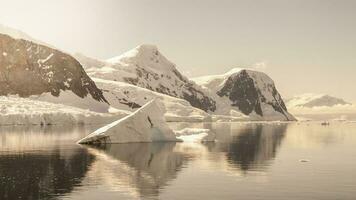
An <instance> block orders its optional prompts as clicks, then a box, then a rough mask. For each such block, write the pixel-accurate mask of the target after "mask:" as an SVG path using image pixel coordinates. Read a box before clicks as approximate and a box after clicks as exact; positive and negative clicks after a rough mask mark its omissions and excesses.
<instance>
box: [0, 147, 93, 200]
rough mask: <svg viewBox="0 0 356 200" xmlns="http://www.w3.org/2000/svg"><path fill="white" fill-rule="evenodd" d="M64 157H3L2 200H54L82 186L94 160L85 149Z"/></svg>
mask: <svg viewBox="0 0 356 200" xmlns="http://www.w3.org/2000/svg"><path fill="white" fill-rule="evenodd" d="M71 155H72V156H70V157H62V156H61V153H60V151H59V150H53V151H51V152H46V153H45V154H41V153H35V154H31V153H29V154H26V153H24V154H14V155H1V156H0V199H21V198H22V199H51V198H54V197H56V196H59V195H62V194H65V193H69V192H71V191H72V189H73V187H75V186H77V185H79V184H80V182H81V180H82V179H83V177H84V176H85V173H86V171H87V169H88V165H90V163H92V161H93V159H94V157H93V156H92V155H89V154H87V151H86V150H85V149H77V150H75V151H74V152H71Z"/></svg>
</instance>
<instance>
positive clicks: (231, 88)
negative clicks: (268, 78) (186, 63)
mask: <svg viewBox="0 0 356 200" xmlns="http://www.w3.org/2000/svg"><path fill="white" fill-rule="evenodd" d="M262 89H263V90H266V91H268V92H269V93H271V95H272V97H273V99H267V98H266V96H265V95H264V94H263V92H262V91H261V90H262ZM217 94H218V95H219V96H220V97H223V96H226V97H228V98H229V99H230V100H231V102H232V104H231V105H232V106H236V107H238V108H239V109H240V110H241V111H242V112H243V113H244V114H245V115H249V114H251V113H252V112H253V111H255V112H256V113H257V114H258V115H260V116H264V113H263V111H262V107H261V106H262V105H261V103H265V104H269V105H271V106H272V107H273V108H274V110H275V111H277V112H280V113H282V114H283V115H285V116H286V114H285V112H287V108H286V106H285V104H284V102H283V100H282V98H281V96H280V94H279V93H278V91H277V89H276V87H275V86H274V84H273V83H269V82H267V83H266V84H265V87H264V88H258V87H257V85H256V80H255V79H254V78H253V77H251V76H250V74H249V73H248V72H247V70H242V71H241V72H239V73H237V74H233V75H231V76H230V77H229V78H228V80H227V81H226V82H225V84H224V86H223V87H222V88H221V89H220V90H219V91H218V92H217ZM286 118H287V119H288V117H287V116H286Z"/></svg>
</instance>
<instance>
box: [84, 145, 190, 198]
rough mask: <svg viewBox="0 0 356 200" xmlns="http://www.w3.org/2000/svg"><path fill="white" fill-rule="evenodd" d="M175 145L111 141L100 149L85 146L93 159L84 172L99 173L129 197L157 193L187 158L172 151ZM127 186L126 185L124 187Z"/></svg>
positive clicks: (109, 183) (112, 187) (98, 174)
mask: <svg viewBox="0 0 356 200" xmlns="http://www.w3.org/2000/svg"><path fill="white" fill-rule="evenodd" d="M175 145H176V144H175V143H132V144H111V145H106V146H104V147H102V148H100V149H98V148H93V147H89V152H90V153H91V154H93V155H94V156H95V157H96V158H97V160H96V162H95V163H94V164H93V166H92V168H91V170H90V172H88V174H89V175H92V176H101V177H102V179H103V180H102V181H103V183H104V184H105V183H106V184H108V185H110V187H111V190H118V191H122V192H127V193H130V195H132V196H144V197H147V196H157V195H158V193H159V190H160V189H161V188H163V187H164V186H166V185H167V183H168V182H169V181H170V180H173V179H175V178H176V177H177V173H178V172H179V171H180V170H181V169H182V167H183V166H184V162H186V161H187V160H189V156H186V155H184V154H182V153H180V152H175V151H174V147H175ZM127 185H129V186H130V188H127V187H125V186H127ZM125 190H126V191H125Z"/></svg>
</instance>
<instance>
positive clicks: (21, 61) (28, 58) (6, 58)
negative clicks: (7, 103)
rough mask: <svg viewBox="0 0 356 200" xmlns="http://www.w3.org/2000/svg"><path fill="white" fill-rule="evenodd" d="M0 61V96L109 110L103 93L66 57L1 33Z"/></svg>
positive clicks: (44, 47)
mask: <svg viewBox="0 0 356 200" xmlns="http://www.w3.org/2000/svg"><path fill="white" fill-rule="evenodd" d="M0 58H1V59H0V95H1V96H7V95H18V96H20V97H30V98H34V99H38V100H42V99H43V100H48V101H54V102H56V103H57V102H58V103H63V104H69V105H74V104H76V105H75V106H78V107H81V108H85V109H91V110H94V111H105V109H106V110H107V109H108V103H107V101H106V99H105V97H104V96H103V94H102V91H101V90H100V89H98V88H97V86H96V85H95V83H94V82H93V81H92V80H91V78H89V76H88V75H87V74H86V72H85V71H84V69H83V68H82V66H81V65H80V63H79V62H78V61H77V60H76V59H74V58H73V57H72V56H70V55H68V54H65V53H63V52H61V51H58V50H56V49H52V48H50V47H47V46H44V45H40V44H36V43H34V42H30V41H27V40H23V39H14V38H12V37H10V36H8V35H4V34H0ZM33 95H36V97H34V96H33Z"/></svg>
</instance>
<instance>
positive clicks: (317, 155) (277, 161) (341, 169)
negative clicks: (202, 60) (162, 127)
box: [0, 123, 356, 200]
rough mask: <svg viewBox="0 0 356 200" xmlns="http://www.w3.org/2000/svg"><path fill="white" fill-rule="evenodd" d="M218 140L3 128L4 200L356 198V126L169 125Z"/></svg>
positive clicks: (0, 191)
mask: <svg viewBox="0 0 356 200" xmlns="http://www.w3.org/2000/svg"><path fill="white" fill-rule="evenodd" d="M170 125H171V126H172V127H173V128H175V129H181V128H184V127H196V128H209V129H212V130H213V131H215V132H216V133H217V137H218V140H219V142H216V143H208V144H192V143H177V144H176V143H154V144H149V143H139V144H121V145H119V144H116V145H107V146H104V147H102V148H92V147H86V146H80V145H77V144H75V141H77V140H78V139H80V138H81V137H83V136H84V135H86V134H88V133H89V132H91V131H92V130H94V129H95V128H97V127H75V128H73V127H72V128H71V127H57V126H50V127H45V128H41V127H1V128H0V147H1V148H0V199H2V200H5V199H102V200H110V199H168V200H171V199H173V200H174V199H214V200H215V199H244V200H246V199H247V200H248V199H270V200H279V199H280V200H282V199H283V200H285V199H301V200H302V199H303V200H305V199H321V200H325V199H330V200H336V199H343V200H344V199H356V124H355V123H332V124H331V125H330V126H321V125H320V124H319V123H291V124H283V123H282V124H252V123H250V124H248V123H247V124H246V123H213V124H209V123H207V124H201V123H200V124H189V123H186V124H184V123H177V124H170Z"/></svg>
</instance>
